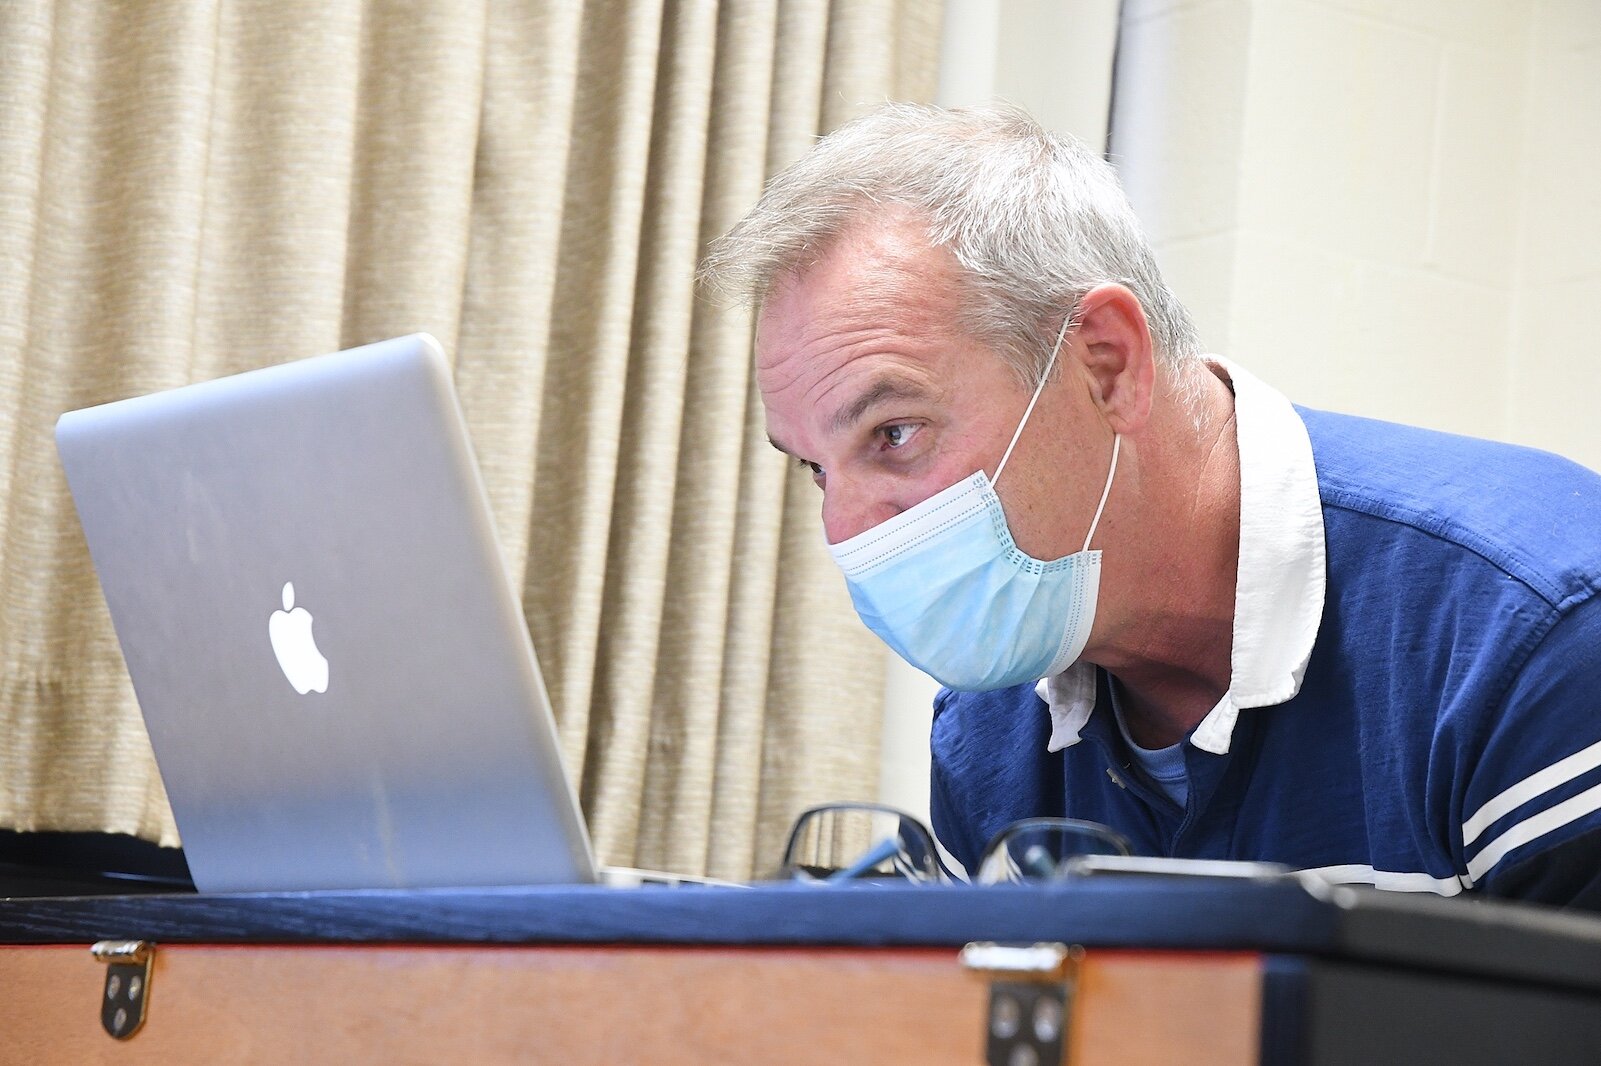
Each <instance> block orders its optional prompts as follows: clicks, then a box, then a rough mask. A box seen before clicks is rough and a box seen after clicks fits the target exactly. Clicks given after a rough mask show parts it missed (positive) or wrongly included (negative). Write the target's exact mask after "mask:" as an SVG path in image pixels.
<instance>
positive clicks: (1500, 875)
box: [1461, 597, 1601, 910]
mask: <svg viewBox="0 0 1601 1066" xmlns="http://www.w3.org/2000/svg"><path fill="white" fill-rule="evenodd" d="M1469 766H1470V768H1469V770H1468V773H1469V779H1468V786H1467V790H1466V792H1465V794H1464V799H1463V804H1462V812H1463V817H1464V821H1463V825H1462V827H1461V832H1462V835H1461V841H1462V848H1463V852H1462V854H1463V855H1464V857H1465V859H1466V864H1467V870H1468V874H1469V876H1470V877H1471V878H1472V880H1473V884H1474V887H1475V888H1476V889H1477V890H1478V891H1480V892H1482V893H1484V894H1485V895H1489V896H1499V897H1505V898H1510V899H1523V900H1531V901H1536V902H1541V903H1550V904H1555V905H1558V906H1570V907H1581V908H1586V909H1591V910H1601V597H1591V598H1590V599H1588V600H1586V601H1585V602H1583V603H1581V604H1579V605H1578V606H1576V607H1574V608H1573V609H1571V610H1570V611H1569V612H1568V613H1567V614H1566V615H1565V616H1564V617H1563V618H1561V619H1560V620H1559V621H1558V622H1557V623H1556V624H1555V625H1553V626H1552V627H1551V629H1550V630H1549V631H1548V632H1547V633H1546V634H1545V636H1544V637H1543V638H1542V639H1541V640H1540V642H1539V644H1538V645H1537V646H1536V647H1535V648H1534V649H1533V650H1532V652H1531V653H1530V654H1529V656H1528V658H1527V660H1526V662H1525V664H1524V666H1523V668H1522V669H1521V670H1520V671H1519V672H1518V675H1517V677H1516V678H1515V679H1514V681H1513V682H1512V685H1511V687H1510V688H1509V690H1508V693H1507V695H1506V698H1505V699H1504V700H1503V701H1502V703H1501V710H1500V713H1499V715H1498V716H1497V718H1496V720H1495V721H1493V722H1491V723H1489V725H1488V737H1487V740H1486V742H1485V744H1484V747H1483V749H1482V750H1481V751H1479V752H1478V753H1477V755H1476V757H1475V758H1474V759H1473V760H1472V762H1471V763H1470V764H1469Z"/></svg>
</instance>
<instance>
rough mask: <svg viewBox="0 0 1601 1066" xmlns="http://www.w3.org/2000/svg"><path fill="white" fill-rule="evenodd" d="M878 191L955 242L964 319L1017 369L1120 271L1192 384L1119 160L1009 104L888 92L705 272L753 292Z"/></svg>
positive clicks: (1191, 351)
mask: <svg viewBox="0 0 1601 1066" xmlns="http://www.w3.org/2000/svg"><path fill="white" fill-rule="evenodd" d="M883 205H900V206H902V207H905V208H909V209H910V210H911V211H912V212H914V214H915V215H916V216H917V217H919V218H921V219H923V220H926V222H927V226H928V229H927V235H928V239H929V242H930V243H931V244H933V245H934V246H937V247H938V246H943V247H947V248H949V249H950V251H951V252H952V253H953V254H954V255H955V258H956V260H957V263H958V264H959V265H960V267H961V276H962V279H963V283H964V285H965V287H966V290H967V291H966V292H964V293H963V294H962V297H963V298H962V306H963V311H962V317H963V322H962V327H963V328H964V329H965V330H966V331H967V332H968V333H969V334H971V335H972V336H973V337H975V338H976V339H979V340H982V341H984V342H986V343H988V344H990V345H992V346H993V347H995V348H996V349H997V351H998V352H999V353H1000V354H1001V355H1002V357H1003V358H1005V359H1006V361H1007V362H1008V363H1009V364H1011V366H1012V367H1013V368H1014V369H1015V370H1016V371H1017V372H1018V374H1019V376H1020V377H1021V378H1022V379H1023V381H1024V382H1025V383H1026V384H1028V385H1030V386H1032V385H1033V384H1034V383H1035V382H1037V381H1038V380H1039V378H1040V375H1041V374H1042V373H1044V370H1045V364H1046V361H1047V359H1048V358H1049V357H1050V352H1051V349H1052V347H1053V345H1054V344H1055V341H1056V337H1057V333H1058V331H1059V330H1060V328H1061V325H1062V318H1063V316H1064V315H1066V314H1069V313H1072V312H1075V311H1076V308H1077V303H1078V300H1079V298H1080V297H1082V296H1083V295H1084V294H1085V293H1086V292H1088V291H1089V290H1090V289H1092V288H1094V287H1095V286H1097V285H1101V284H1104V283H1107V282H1116V283H1118V284H1121V285H1124V286H1127V287H1128V289H1129V290H1130V291H1132V292H1133V293H1134V295H1135V296H1136V297H1137V298H1138V299H1139V301H1140V304H1141V306H1142V307H1143V308H1144V310H1145V316H1146V319H1147V321H1148V322H1149V324H1150V329H1151V337H1152V340H1153V343H1154V346H1155V348H1156V352H1157V356H1158V361H1159V363H1162V364H1166V366H1167V368H1168V369H1169V370H1172V371H1176V373H1173V374H1172V375H1171V377H1172V378H1173V379H1174V380H1175V382H1176V383H1178V384H1179V386H1180V391H1181V392H1185V393H1187V392H1188V391H1189V390H1188V388H1186V387H1185V381H1184V379H1187V378H1189V377H1190V376H1191V375H1190V374H1188V373H1184V372H1183V371H1186V370H1188V369H1189V366H1190V365H1195V364H1196V363H1197V362H1198V356H1199V354H1200V340H1199V338H1198V337H1197V335H1196V332H1195V327H1194V325H1193V324H1192V323H1191V321H1190V316H1189V313H1188V312H1187V311H1185V309H1184V306H1183V305H1182V304H1180V303H1179V301H1178V299H1177V298H1176V297H1175V296H1174V295H1173V293H1172V292H1170V291H1169V290H1168V288H1167V286H1166V284H1164V283H1163V281H1162V277H1161V274H1160V272H1159V271H1158V270H1157V268H1156V260H1155V257H1154V256H1153V255H1152V253H1151V249H1150V246H1149V245H1148V244H1147V243H1146V241H1145V237H1144V234H1143V233H1142V232H1141V230H1140V225H1139V222H1138V220H1136V219H1135V217H1134V211H1133V209H1132V208H1131V207H1130V206H1129V203H1128V199H1127V197H1125V196H1124V194H1123V190H1122V187H1121V186H1120V185H1119V184H1118V180H1117V176H1116V174H1115V173H1114V172H1113V171H1112V168H1111V167H1110V166H1109V165H1108V164H1107V163H1106V161H1105V160H1103V159H1101V158H1100V157H1099V156H1098V155H1096V154H1094V153H1092V152H1091V151H1090V150H1089V149H1088V148H1086V147H1085V146H1084V145H1083V144H1082V143H1080V142H1079V141H1076V140H1074V139H1072V138H1070V137H1062V136H1057V135H1055V134H1052V133H1050V132H1048V131H1046V130H1045V129H1044V128H1043V127H1041V126H1040V125H1039V124H1038V123H1036V122H1035V121H1034V120H1033V119H1032V118H1030V117H1029V116H1028V115H1027V114H1025V113H1024V112H1023V111H1021V110H1019V109H1017V108H1015V107H1010V106H996V107H983V108H961V109H954V110H946V109H943V108H938V107H932V106H928V105H921V104H902V103H895V104H886V105H884V106H883V107H880V108H878V109H877V110H875V111H873V112H871V113H869V114H867V115H865V116H863V117H861V118H859V119H856V120H855V121H852V122H849V123H846V124H845V125H843V126H841V127H839V128H838V129H836V130H835V131H834V132H832V133H830V134H829V135H828V136H826V137H824V138H823V139H822V140H820V141H819V142H818V143H817V145H816V146H815V147H814V148H812V150H811V151H810V152H808V153H807V154H806V155H804V156H802V157H801V159H800V160H799V161H798V162H796V163H795V164H794V165H792V166H790V167H789V168H788V169H787V170H785V171H783V172H782V173H781V174H779V175H778V176H777V177H775V178H774V179H773V180H772V182H771V183H770V184H769V185H768V186H767V190H766V191H765V192H764V193H763V194H762V197H761V199H760V200H759V201H758V202H757V204H756V206H755V207H754V208H752V209H751V211H750V213H749V214H747V215H746V216H745V217H744V219H743V220H741V221H740V223H739V224H738V225H736V226H735V227H734V228H733V229H732V230H730V231H729V232H728V233H727V234H725V235H724V236H722V237H720V238H718V239H717V240H716V241H715V242H713V244H712V246H711V249H710V251H709V252H708V254H707V256H706V259H705V261H704V262H703V264H702V266H701V278H702V280H703V281H704V282H705V283H707V284H708V285H709V286H711V287H712V288H714V289H717V290H720V291H722V292H724V293H728V294H732V295H736V296H740V297H743V298H745V299H747V300H749V301H751V302H753V303H756V304H758V305H759V304H760V303H762V302H763V301H764V300H766V299H767V297H768V295H769V294H770V292H771V291H772V288H773V286H774V285H775V284H777V283H779V282H781V281H783V280H784V279H785V278H788V277H792V276H794V275H795V274H798V273H800V272H802V271H804V270H805V269H806V268H807V267H809V266H811V265H812V264H814V263H815V262H817V261H818V260H819V259H820V258H821V257H822V256H823V254H824V253H825V252H827V250H828V249H829V247H830V245H831V244H832V243H833V241H834V240H835V239H836V238H838V237H840V236H841V235H842V234H843V233H844V232H846V231H847V230H848V229H849V228H850V227H851V225H852V224H853V223H856V222H859V221H862V220H864V219H866V218H867V217H868V216H870V215H871V213H872V212H873V211H874V209H875V208H879V207H882V206H883Z"/></svg>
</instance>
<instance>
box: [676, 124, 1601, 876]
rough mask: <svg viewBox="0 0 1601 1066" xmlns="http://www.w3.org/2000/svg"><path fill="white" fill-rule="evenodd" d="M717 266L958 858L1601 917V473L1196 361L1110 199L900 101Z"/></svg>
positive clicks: (1071, 175) (1085, 169) (779, 435)
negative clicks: (1049, 845)
mask: <svg viewBox="0 0 1601 1066" xmlns="http://www.w3.org/2000/svg"><path fill="white" fill-rule="evenodd" d="M705 273H706V274H707V276H708V277H709V279H710V280H712V281H713V282H714V283H715V284H719V285H720V286H722V287H724V288H729V289H735V290H738V291H741V292H744V293H746V294H748V295H750V296H751V297H753V298H754V299H755V300H756V301H758V302H759V305H760V316H759V320H758V330H757V342H756V360H757V381H758V385H759V387H760V390H761V395H762V399H763V402H764V404H765V406H766V411H767V421H768V429H769V435H770V437H771V439H772V441H773V443H774V445H776V446H777V447H778V448H779V449H780V450H782V451H784V452H786V453H788V454H790V455H792V456H794V457H795V459H796V460H797V461H799V462H800V463H801V464H802V465H804V466H805V467H806V468H808V469H809V470H810V472H811V474H812V477H813V478H814V479H815V480H816V482H817V484H818V486H819V487H820V488H821V489H822V493H823V503H822V518H823V528H824V532H825V534H826V536H827V540H828V543H829V545H830V550H831V551H832V552H833V553H834V555H835V558H836V559H837V560H838V561H839V563H840V565H841V568H842V570H843V571H844V573H845V576H846V579H847V583H848V584H849V586H850V589H851V594H852V598H853V601H854V602H855V604H856V606H857V609H858V612H859V613H860V614H861V616H862V618H863V620H864V621H865V622H866V623H867V624H868V625H869V626H870V627H871V628H872V629H873V630H874V631H875V632H877V633H879V634H880V636H882V637H883V638H884V639H885V640H886V642H888V643H889V644H890V646H891V647H893V648H895V650H896V651H898V652H899V653H900V654H901V655H902V656H903V657H905V658H906V659H907V660H908V661H910V662H911V663H913V665H916V666H918V667H920V668H922V669H924V670H926V671H928V672H929V673H931V674H933V675H934V676H935V677H936V678H939V679H940V680H941V681H942V682H944V683H945V684H946V685H947V686H948V687H947V688H946V689H945V690H944V691H942V692H941V693H940V695H939V697H938V699H937V701H936V705H935V721H934V731H933V738H932V749H933V759H934V765H933V778H932V810H933V817H934V823H935V824H934V828H935V831H936V834H937V836H938V837H939V839H940V841H941V843H942V844H943V845H944V846H945V848H946V849H947V850H948V851H949V852H950V853H951V854H952V855H953V856H954V857H955V859H956V860H957V861H958V862H959V863H960V864H962V865H964V866H965V867H966V868H967V869H968V870H973V869H974V868H975V864H976V862H977V860H978V858H979V856H980V854H981V853H982V851H983V848H984V845H985V843H986V841H987V840H988V839H989V838H990V837H991V836H992V834H994V833H996V832H997V831H998V830H1000V829H1002V828H1004V827H1005V826H1006V825H1008V824H1009V823H1011V822H1013V821H1015V820H1017V819H1020V818H1025V817H1030V816H1039V815H1066V816H1070V817H1075V818H1084V819H1089V820H1093V821H1098V822H1103V823H1105V824H1107V825H1109V826H1112V827H1113V828H1115V829H1117V830H1119V831H1120V832H1122V833H1123V834H1125V835H1127V836H1128V837H1129V838H1130V839H1131V840H1132V841H1133V843H1134V846H1135V848H1136V850H1137V851H1138V852H1140V853H1144V854H1154V855H1174V856H1182V857H1197V858H1228V859H1259V860H1269V861H1274V862H1282V863H1288V864H1290V865H1292V866H1294V867H1298V868H1316V869H1321V870H1323V871H1325V872H1326V873H1327V875H1328V876H1330V877H1331V878H1334V879H1336V880H1343V881H1351V882H1361V883H1368V884H1376V885H1378V886H1380V887H1384V888H1394V889H1402V890H1413V891H1433V892H1438V893H1441V894H1444V895H1455V894H1457V893H1460V892H1462V891H1464V890H1475V891H1479V892H1483V893H1486V894H1493V895H1500V896H1512V897H1519V898H1525V899H1535V900H1544V901H1548V902H1553V903H1560V904H1572V905H1580V906H1601V709H1598V707H1597V705H1596V704H1597V700H1598V696H1597V693H1598V692H1601V684H1598V682H1601V597H1598V596H1597V595H1596V592H1597V588H1598V586H1601V478H1597V477H1596V476H1595V475H1593V474H1591V473H1589V472H1588V471H1585V470H1583V469H1582V468H1579V467H1577V466H1574V465H1573V464H1570V463H1567V462H1565V461H1563V460H1561V459H1558V458H1556V457H1554V456H1550V455H1546V454H1543V453H1539V452H1534V451H1530V450H1526V449H1518V448H1513V447H1509V446H1505V445H1498V444H1491V443H1487V442H1482V441H1475V440H1470V439H1467V438H1460V437H1453V436H1448V435H1444V434H1439V433H1433V432H1427V431H1423V430H1418V429H1411V428H1407V427H1402V426H1395V425H1389V424H1384V423H1379V422H1373V421H1369V420H1365V419H1359V418H1353V417H1348V416H1342V415H1332V414H1327V413H1322V412H1316V411H1311V410H1305V409H1300V408H1295V407H1292V406H1291V405H1290V404H1289V402H1288V401H1286V400H1285V399H1284V398H1283V397H1282V396H1280V395H1279V394H1278V393H1276V392H1275V391H1273V390H1272V389H1271V388H1269V387H1268V386H1266V385H1264V384H1263V383H1261V382H1260V381H1258V380H1257V379H1255V378H1254V377H1252V376H1251V375H1250V374H1249V373H1247V372H1246V371H1245V370H1244V369H1242V368H1240V367H1238V366H1235V365H1232V364H1230V363H1228V362H1226V361H1225V360H1223V359H1219V358H1212V357H1203V356H1202V355H1201V354H1200V347H1199V343H1198V341H1197V339H1196V337H1195V332H1194V329H1193V327H1192V326H1191V324H1190V321H1189V318H1188V316H1187V314H1186V313H1185V311H1184V309H1183V308H1182V306H1180V305H1179V303H1178V301H1177V300H1176V299H1175V298H1174V297H1173V295H1172V294H1171V293H1170V292H1169V291H1168V290H1167V288H1166V287H1165V285H1164V284H1163V283H1162V280H1161V278H1160V276H1159V274H1158V272H1157V269H1156V266H1155V264H1154V261H1153V258H1152V256H1151V253H1150V250H1149V248H1148V247H1147V245H1146V243H1145V241H1144V239H1143V237H1142V236H1141V234H1140V232H1139V227H1138V224H1137V222H1136V221H1135V219H1134V217H1133V215H1132V213H1131V211H1130V209H1129V207H1128V204H1127V202H1126V200H1125V199H1124V197H1123V195H1122V192H1121V190H1120V189H1119V188H1118V185H1117V182H1116V179H1115V177H1114V176H1113V175H1112V172H1111V170H1110V168H1108V167H1107V166H1106V164H1105V163H1104V162H1103V161H1101V160H1100V159H1099V158H1096V157H1094V156H1092V155H1091V154H1090V153H1088V152H1087V151H1085V150H1084V149H1083V147H1082V146H1080V145H1078V144H1076V143H1072V142H1068V141H1065V140H1063V139H1060V138H1056V137H1052V136H1050V135H1048V134H1047V133H1045V132H1044V131H1043V130H1041V129H1040V128H1039V127H1038V126H1036V125H1035V124H1034V123H1033V122H1032V121H1030V120H1029V119H1028V118H1027V117H1026V116H1024V115H1022V114H1021V113H1019V112H1016V111H1010V110H987V111H971V112H945V111H940V110H938V109H934V108H924V107H912V106H906V105H893V106H890V107H886V108H884V109H881V110H880V111H878V112H876V113H874V114H872V115H869V116H868V117H866V118H864V119H862V120H859V121H858V122H856V123H853V124H851V125H849V126H846V127H844V128H842V129H840V130H839V131H837V132H835V133H834V134H832V135H830V136H829V137H827V138H824V139H823V140H822V141H821V142H820V143H819V144H818V145H817V146H816V148H815V149H814V150H813V151H812V152H811V153H810V154H808V155H807V156H806V157H805V158H803V159H802V160H800V161H799V162H798V163H797V164H796V165H795V166H793V167H792V168H790V169H789V170H788V171H786V172H785V173H784V174H782V175H780V176H779V177H778V178H777V179H775V180H774V181H773V183H772V184H771V186H770V187H769V189H768V190H767V192H766V193H765V194H764V196H763V197H762V200H761V202H760V203H759V204H758V205H757V207H756V208H755V209H753V210H752V212H751V213H750V214H749V215H748V216H747V217H746V218H745V220H744V221H742V222H741V223H740V224H739V226H737V227H736V228H735V229H734V230H733V231H732V232H731V233H729V234H728V235H727V236H726V237H724V238H722V239H721V241H720V242H719V243H718V244H717V245H716V246H715V247H714V249H713V251H712V253H711V255H710V256H709V258H708V261H707V264H706V267H705Z"/></svg>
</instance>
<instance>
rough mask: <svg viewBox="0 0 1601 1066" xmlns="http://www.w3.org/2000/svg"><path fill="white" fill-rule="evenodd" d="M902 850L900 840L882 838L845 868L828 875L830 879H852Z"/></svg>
mask: <svg viewBox="0 0 1601 1066" xmlns="http://www.w3.org/2000/svg"><path fill="white" fill-rule="evenodd" d="M900 850H901V848H900V842H899V841H895V840H890V839H887V838H886V839H884V840H880V841H879V842H878V843H877V844H874V845H873V846H872V847H870V848H868V849H867V850H866V851H864V852H862V854H861V855H860V856H858V857H857V859H856V861H855V862H853V863H851V864H850V865H849V866H847V867H845V868H844V869H843V870H835V871H834V872H833V873H831V874H829V875H828V879H829V880H830V881H850V880H852V879H854V878H857V877H860V876H862V875H863V874H865V873H867V872H868V871H869V870H871V869H872V868H873V867H875V866H877V865H878V864H879V863H881V862H883V861H884V860H885V859H890V858H894V857H895V855H896V854H897V853H899V851H900Z"/></svg>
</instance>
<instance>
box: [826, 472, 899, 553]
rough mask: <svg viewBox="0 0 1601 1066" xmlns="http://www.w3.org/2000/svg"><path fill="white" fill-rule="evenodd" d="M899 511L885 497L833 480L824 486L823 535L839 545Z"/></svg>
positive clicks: (892, 516) (830, 541)
mask: <svg viewBox="0 0 1601 1066" xmlns="http://www.w3.org/2000/svg"><path fill="white" fill-rule="evenodd" d="M900 510H901V509H900V508H899V507H896V506H895V505H894V503H892V502H890V501H888V500H884V499H876V498H874V497H873V495H872V494H871V493H868V492H864V491H862V489H861V488H860V487H858V486H854V485H850V484H848V483H840V482H839V481H838V479H834V480H831V481H830V482H829V484H828V485H827V486H825V487H824V489H823V535H824V536H825V537H826V538H827V539H828V543H830V544H838V543H839V542H840V541H842V540H850V539H851V538H852V537H854V536H856V535H857V534H858V533H865V532H867V531H868V530H869V529H872V528H873V527H874V526H876V525H878V524H879V523H880V522H883V521H886V520H888V519H890V518H894V517H895V516H896V515H897V514H899V513H900Z"/></svg>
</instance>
